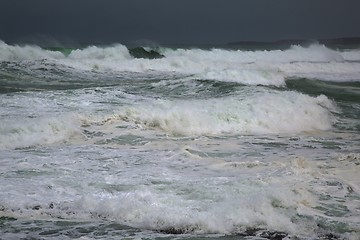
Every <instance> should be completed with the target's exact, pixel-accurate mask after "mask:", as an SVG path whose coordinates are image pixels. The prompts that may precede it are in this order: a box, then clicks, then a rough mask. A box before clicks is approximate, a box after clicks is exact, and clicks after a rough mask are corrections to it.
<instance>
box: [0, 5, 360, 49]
mask: <svg viewBox="0 0 360 240" xmlns="http://www.w3.org/2000/svg"><path fill="white" fill-rule="evenodd" d="M358 9H360V1H359V0H29V1H27V0H0V39H3V40H5V41H22V40H23V41H26V40H29V39H32V38H39V37H43V38H48V39H50V38H54V39H58V40H59V39H62V40H67V41H70V40H71V41H79V42H95V43H96V42H99V43H101V42H102V43H110V42H122V43H126V42H131V41H135V40H139V39H149V40H153V41H156V42H160V43H225V42H230V41H238V40H277V39H285V38H287V39H289V38H313V39H314V38H334V37H353V36H360V28H359V27H358V23H359V22H360V14H358Z"/></svg>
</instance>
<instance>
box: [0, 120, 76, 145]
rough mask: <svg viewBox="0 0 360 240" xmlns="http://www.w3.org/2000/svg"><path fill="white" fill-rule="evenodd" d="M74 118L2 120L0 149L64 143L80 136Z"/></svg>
mask: <svg viewBox="0 0 360 240" xmlns="http://www.w3.org/2000/svg"><path fill="white" fill-rule="evenodd" d="M78 125H79V123H78V122H76V121H75V118H74V116H62V117H55V116H51V117H41V118H28V119H22V120H21V121H16V120H15V121H14V120H6V119H5V120H3V121H2V123H1V125H0V149H14V148H20V147H29V146H34V145H44V144H45V145H46V144H53V143H58V142H66V141H69V140H70V139H71V138H76V136H80V134H79V133H80V131H79V126H78Z"/></svg>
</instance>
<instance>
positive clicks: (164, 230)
mask: <svg viewBox="0 0 360 240" xmlns="http://www.w3.org/2000/svg"><path fill="white" fill-rule="evenodd" d="M60 50H61V49H60ZM159 51H160V53H161V54H162V55H164V56H165V57H164V58H160V59H142V58H134V57H132V56H131V55H130V53H129V51H128V49H127V48H126V47H125V46H123V45H114V46H109V47H99V46H98V47H96V46H92V47H87V48H84V49H73V50H69V49H64V50H62V52H61V51H49V50H44V49H41V48H40V47H37V46H12V45H7V44H5V43H3V42H0V181H1V185H0V238H1V239H21V238H23V239H29V238H33V239H53V238H58V239H121V238H128V239H133V238H139V239H173V238H177V239H242V238H244V239H245V238H246V239H282V238H287V239H360V238H359V236H360V177H359V176H360V175H359V173H360V148H359V147H360V144H359V143H360V122H359V116H360V50H359V49H356V48H355V49H354V48H352V49H346V48H343V49H330V48H328V47H326V46H324V45H320V44H313V45H310V46H308V47H302V46H297V45H294V46H291V47H289V48H287V49H283V50H280V49H279V50H276V49H275V50H251V51H250V50H237V49H230V50H229V49H227V50H226V49H219V48H217V49H207V50H204V49H195V48H193V49H181V48H176V49H171V48H161V49H159Z"/></svg>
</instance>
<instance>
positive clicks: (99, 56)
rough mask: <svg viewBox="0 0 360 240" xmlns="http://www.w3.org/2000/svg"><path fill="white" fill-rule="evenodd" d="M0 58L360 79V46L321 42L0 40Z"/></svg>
mask: <svg viewBox="0 0 360 240" xmlns="http://www.w3.org/2000/svg"><path fill="white" fill-rule="evenodd" d="M0 50H1V51H0V61H17V62H18V63H19V62H21V61H35V60H45V61H48V62H52V64H55V65H57V66H59V68H61V66H66V67H71V68H74V69H79V70H81V71H97V72H109V71H111V72H146V71H158V72H173V73H178V74H185V75H191V76H193V77H194V78H198V79H204V80H213V81H225V82H236V83H241V84H249V85H273V86H284V85H285V81H286V80H287V79H289V78H299V77H306V78H313V79H319V80H326V81H359V78H360V77H359V76H360V50H359V49H348V50H334V49H330V48H328V47H326V46H325V45H322V44H318V43H316V44H311V45H309V46H307V47H304V46H300V45H291V46H290V47H289V48H287V49H284V50H280V49H276V50H240V49H232V50H231V49H230V50H229V49H220V48H214V49H199V48H193V49H183V48H159V49H155V50H153V49H150V48H149V49H148V48H143V47H137V48H132V49H129V48H127V47H126V46H125V45H121V44H116V45H112V46H106V47H100V46H89V47H86V48H81V49H69V48H62V49H61V48H60V49H59V48H45V49H43V48H40V47H38V46H29V45H25V46H18V45H8V44H6V43H4V42H0Z"/></svg>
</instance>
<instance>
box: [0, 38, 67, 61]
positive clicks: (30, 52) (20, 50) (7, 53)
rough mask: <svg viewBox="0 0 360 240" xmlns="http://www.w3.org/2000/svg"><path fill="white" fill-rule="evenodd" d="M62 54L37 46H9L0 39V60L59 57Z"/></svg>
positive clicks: (61, 56)
mask: <svg viewBox="0 0 360 240" xmlns="http://www.w3.org/2000/svg"><path fill="white" fill-rule="evenodd" d="M61 58H64V54H62V53H61V52H56V51H47V50H44V49H41V48H40V47H38V46H29V45H26V46H18V45H15V46H11V45H7V44H6V43H4V42H2V41H0V61H21V60H41V59H61Z"/></svg>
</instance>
